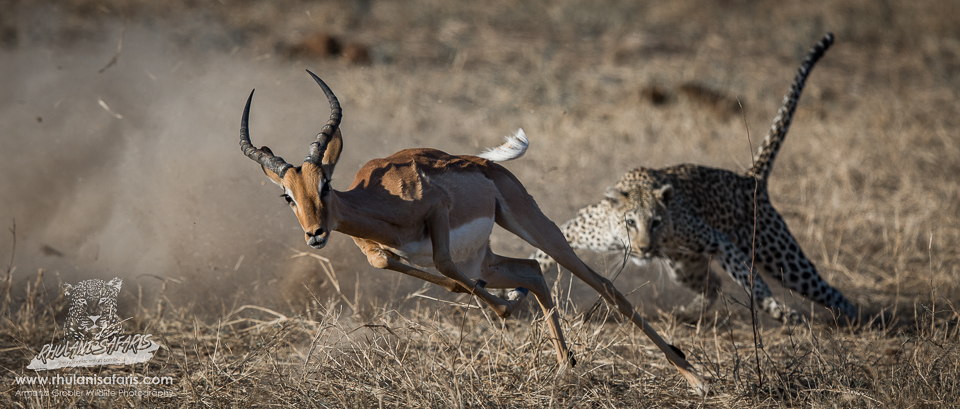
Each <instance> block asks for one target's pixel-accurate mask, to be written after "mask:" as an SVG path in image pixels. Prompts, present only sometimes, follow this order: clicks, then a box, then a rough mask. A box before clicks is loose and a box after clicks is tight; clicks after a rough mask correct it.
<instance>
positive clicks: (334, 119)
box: [303, 70, 343, 165]
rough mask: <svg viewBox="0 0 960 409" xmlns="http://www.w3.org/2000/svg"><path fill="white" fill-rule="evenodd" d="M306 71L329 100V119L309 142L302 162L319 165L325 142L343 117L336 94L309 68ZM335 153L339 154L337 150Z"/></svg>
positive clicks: (328, 141) (329, 138)
mask: <svg viewBox="0 0 960 409" xmlns="http://www.w3.org/2000/svg"><path fill="white" fill-rule="evenodd" d="M307 73H308V74H310V76H311V77H313V80H314V81H316V82H317V84H318V85H320V89H322V90H323V93H324V94H325V95H326V96H327V101H330V119H329V120H328V121H327V123H326V124H325V125H324V126H323V128H322V129H320V133H318V134H317V140H316V141H314V142H313V143H311V144H310V151H309V153H307V157H306V159H304V160H303V161H304V162H310V163H313V164H314V165H320V164H321V161H322V159H323V155H324V153H326V151H327V144H329V143H330V140H331V139H332V138H333V137H334V135H336V134H337V131H338V129H339V127H340V118H342V117H343V110H342V109H340V101H339V100H337V96H336V95H334V94H333V91H331V90H330V87H328V86H327V84H326V83H325V82H323V80H321V79H320V77H318V76H317V75H316V74H314V73H312V72H310V70H307ZM337 155H338V156H339V152H338V153H337Z"/></svg>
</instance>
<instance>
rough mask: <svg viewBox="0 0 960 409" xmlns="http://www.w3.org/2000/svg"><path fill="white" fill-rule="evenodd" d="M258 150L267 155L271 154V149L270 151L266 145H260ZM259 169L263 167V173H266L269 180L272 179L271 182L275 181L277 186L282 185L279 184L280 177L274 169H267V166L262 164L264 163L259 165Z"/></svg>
mask: <svg viewBox="0 0 960 409" xmlns="http://www.w3.org/2000/svg"><path fill="white" fill-rule="evenodd" d="M260 150H261V151H263V152H264V153H266V154H268V155H273V151H271V150H270V148H268V147H266V146H261V147H260ZM260 169H263V174H264V175H267V177H268V178H270V181H272V182H273V183H276V184H277V186H283V185H281V184H280V180H281V179H282V178H281V177H280V175H278V174H277V173H276V172H274V171H272V170H270V169H267V167H266V166H264V165H260Z"/></svg>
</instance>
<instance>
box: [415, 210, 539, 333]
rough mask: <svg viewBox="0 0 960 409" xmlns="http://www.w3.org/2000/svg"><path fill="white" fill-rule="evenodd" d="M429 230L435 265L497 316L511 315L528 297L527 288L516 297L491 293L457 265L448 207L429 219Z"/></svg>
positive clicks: (516, 294) (517, 293)
mask: <svg viewBox="0 0 960 409" xmlns="http://www.w3.org/2000/svg"><path fill="white" fill-rule="evenodd" d="M427 231H429V232H430V240H431V243H432V244H433V265H434V266H435V267H436V268H437V270H439V271H440V272H441V273H442V274H443V275H445V276H447V277H449V278H451V279H453V280H455V281H456V282H458V283H460V285H462V286H463V287H465V288H468V289H470V291H469V292H471V293H473V295H475V296H477V297H479V298H480V299H481V300H483V302H485V303H486V304H487V305H489V306H490V308H493V311H494V312H496V314H497V316H499V317H500V318H507V317H509V316H510V314H512V313H513V310H515V309H516V308H517V306H519V305H520V302H521V301H523V299H524V297H526V295H527V290H526V289H524V288H518V289H517V290H518V291H517V292H514V293H513V295H514V296H515V297H516V298H515V299H510V300H504V299H502V298H500V297H497V296H495V295H493V294H490V293H489V292H488V291H487V290H486V289H485V288H483V287H482V286H477V285H474V283H473V282H472V281H470V279H468V278H467V276H465V275H464V274H463V272H461V271H460V268H459V267H457V265H456V264H455V263H454V262H453V259H452V258H451V257H450V215H449V213H448V212H447V209H439V210H437V211H435V212H434V213H433V214H432V215H431V216H430V217H429V218H428V219H427ZM520 290H522V291H520ZM511 298H513V297H511Z"/></svg>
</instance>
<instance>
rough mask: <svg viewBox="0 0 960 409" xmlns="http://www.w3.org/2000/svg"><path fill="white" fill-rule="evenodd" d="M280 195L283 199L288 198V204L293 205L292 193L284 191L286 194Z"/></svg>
mask: <svg viewBox="0 0 960 409" xmlns="http://www.w3.org/2000/svg"><path fill="white" fill-rule="evenodd" d="M280 197H282V198H283V200H286V201H287V204H289V205H291V206H292V205H293V198H292V197H290V195H288V194H286V193H284V194H282V195H280Z"/></svg>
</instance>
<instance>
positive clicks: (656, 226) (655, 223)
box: [650, 219, 663, 230]
mask: <svg viewBox="0 0 960 409" xmlns="http://www.w3.org/2000/svg"><path fill="white" fill-rule="evenodd" d="M660 226H663V222H661V221H660V219H653V221H652V222H650V228H651V229H653V230H656V229H659V228H660Z"/></svg>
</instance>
